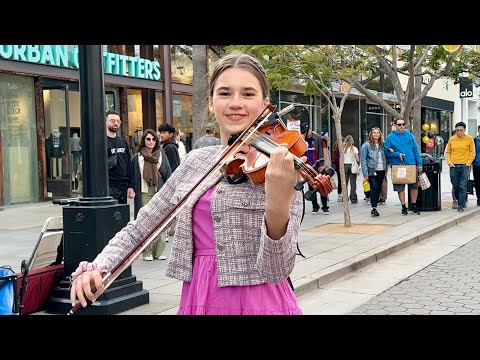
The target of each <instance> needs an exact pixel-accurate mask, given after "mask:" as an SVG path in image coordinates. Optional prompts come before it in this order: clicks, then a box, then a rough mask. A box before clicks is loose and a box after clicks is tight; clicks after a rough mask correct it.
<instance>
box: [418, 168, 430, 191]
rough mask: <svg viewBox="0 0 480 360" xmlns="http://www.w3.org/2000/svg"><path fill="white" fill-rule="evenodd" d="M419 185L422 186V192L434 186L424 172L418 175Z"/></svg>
mask: <svg viewBox="0 0 480 360" xmlns="http://www.w3.org/2000/svg"><path fill="white" fill-rule="evenodd" d="M418 185H420V187H421V188H422V190H427V189H428V188H429V187H430V186H432V184H431V183H430V180H429V179H428V176H427V174H425V173H424V172H422V173H421V174H420V175H418Z"/></svg>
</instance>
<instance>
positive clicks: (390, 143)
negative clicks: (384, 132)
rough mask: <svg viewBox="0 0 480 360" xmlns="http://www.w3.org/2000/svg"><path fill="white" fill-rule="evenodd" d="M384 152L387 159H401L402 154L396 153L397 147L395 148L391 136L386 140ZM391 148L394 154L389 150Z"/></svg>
mask: <svg viewBox="0 0 480 360" xmlns="http://www.w3.org/2000/svg"><path fill="white" fill-rule="evenodd" d="M383 148H384V151H385V156H386V157H387V158H397V157H398V158H399V157H400V152H398V151H395V147H394V146H393V141H392V136H391V134H390V135H388V136H387V138H386V139H385V144H384V146H383ZM389 148H392V149H393V152H392V151H390V150H388V149H389Z"/></svg>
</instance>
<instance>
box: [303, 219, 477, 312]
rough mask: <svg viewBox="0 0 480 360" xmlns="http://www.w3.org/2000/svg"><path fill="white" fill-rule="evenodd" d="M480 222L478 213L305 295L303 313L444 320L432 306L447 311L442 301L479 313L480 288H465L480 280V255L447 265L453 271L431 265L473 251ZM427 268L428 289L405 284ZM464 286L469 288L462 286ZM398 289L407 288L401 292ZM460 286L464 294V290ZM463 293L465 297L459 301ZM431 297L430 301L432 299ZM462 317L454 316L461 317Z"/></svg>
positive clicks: (463, 258)
mask: <svg viewBox="0 0 480 360" xmlns="http://www.w3.org/2000/svg"><path fill="white" fill-rule="evenodd" d="M479 220H480V213H477V215H475V216H474V217H472V218H471V219H469V220H466V221H463V222H461V223H459V224H457V225H454V226H452V227H449V228H448V229H447V230H444V231H442V232H441V233H437V234H435V235H433V236H431V237H429V238H427V239H425V240H423V241H421V242H419V243H417V244H414V245H411V246H409V247H406V248H405V249H403V250H400V251H398V252H396V253H395V254H392V255H390V256H387V257H385V258H383V259H381V260H379V261H377V262H375V263H374V264H371V265H369V266H366V267H364V268H361V269H359V270H357V271H355V272H352V273H350V274H348V275H345V276H343V277H341V278H339V279H337V280H334V281H331V282H329V283H327V284H325V285H322V286H321V287H320V288H318V289H314V290H311V291H308V292H306V293H304V294H302V295H301V296H299V298H298V301H299V304H300V307H301V308H302V310H303V313H304V314H306V315H311V314H315V315H345V314H347V315H348V314H372V313H375V314H427V313H428V314H438V313H436V312H435V311H436V310H438V309H439V308H438V307H435V306H436V305H437V304H433V305H432V302H433V303H435V302H438V305H440V306H446V305H447V304H446V302H445V301H442V299H445V298H449V299H450V301H449V302H450V303H456V306H457V307H464V309H460V311H462V310H463V313H465V312H466V311H468V309H470V311H472V310H473V309H474V308H471V307H470V306H471V305H472V302H471V300H475V298H476V297H477V296H478V294H477V292H478V289H476V286H477V284H476V283H475V282H474V281H473V285H472V289H469V290H468V289H464V288H465V287H466V286H465V285H467V284H468V283H470V284H472V277H475V276H477V275H476V273H478V266H477V265H478V261H471V257H472V256H473V257H475V256H478V255H479V254H478V252H475V251H474V252H472V253H469V254H467V256H465V257H459V256H456V257H455V258H456V260H457V261H456V263H449V262H447V264H448V265H447V266H442V267H439V266H433V267H430V264H433V263H435V262H437V261H438V262H444V261H445V260H444V257H446V255H448V254H451V253H455V252H457V251H460V252H462V249H463V247H464V246H465V247H467V245H468V246H470V242H471V241H472V242H473V241H474V240H476V239H478V238H479V237H480V227H478V221H479ZM459 234H461V236H459ZM457 249H458V250H457ZM471 250H472V249H471V248H470V251H471ZM425 268H427V269H428V275H427V276H426V277H425V278H427V277H428V279H427V280H428V281H425V283H422V286H408V285H405V284H403V282H404V281H409V279H410V277H412V278H415V277H416V274H421V273H422V271H423V269H425ZM459 268H461V269H462V270H463V269H468V271H461V272H459ZM462 282H463V283H464V284H465V285H463V284H461V283H462ZM397 284H401V285H399V286H397ZM459 286H461V287H462V289H459V288H458V287H459ZM392 289H395V290H394V295H390V296H385V294H387V293H388V294H390V293H393V292H392ZM454 289H455V290H454ZM457 289H458V291H462V292H463V294H461V295H459V294H458V293H457ZM420 293H422V295H420ZM427 297H430V298H429V299H427ZM437 298H438V299H437ZM465 300H466V301H465ZM477 303H478V302H477ZM448 305H449V307H450V309H449V312H443V313H444V314H450V313H452V311H450V310H451V308H453V306H450V304H448ZM431 306H434V308H432V307H431ZM472 306H475V305H472ZM454 310H456V309H454ZM460 311H458V312H453V313H460ZM471 313H474V312H473V311H472V312H471Z"/></svg>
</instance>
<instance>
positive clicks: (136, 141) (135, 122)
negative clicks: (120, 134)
mask: <svg viewBox="0 0 480 360" xmlns="http://www.w3.org/2000/svg"><path fill="white" fill-rule="evenodd" d="M127 111H128V139H129V143H130V147H131V150H133V151H134V150H135V149H136V148H137V147H138V145H140V141H141V140H142V134H143V113H142V91H141V90H137V89H128V90H127Z"/></svg>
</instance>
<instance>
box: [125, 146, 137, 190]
mask: <svg viewBox="0 0 480 360" xmlns="http://www.w3.org/2000/svg"><path fill="white" fill-rule="evenodd" d="M125 144H126V147H125V148H126V149H127V155H128V160H127V161H128V165H127V166H128V187H129V188H132V189H133V188H134V187H135V179H134V177H133V161H132V156H131V154H130V147H129V145H128V143H127V142H126V141H125Z"/></svg>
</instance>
